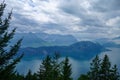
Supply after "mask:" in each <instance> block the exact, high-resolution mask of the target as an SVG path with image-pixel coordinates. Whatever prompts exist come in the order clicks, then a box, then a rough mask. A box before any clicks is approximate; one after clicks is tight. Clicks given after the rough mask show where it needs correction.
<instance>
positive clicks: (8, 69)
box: [0, 2, 23, 80]
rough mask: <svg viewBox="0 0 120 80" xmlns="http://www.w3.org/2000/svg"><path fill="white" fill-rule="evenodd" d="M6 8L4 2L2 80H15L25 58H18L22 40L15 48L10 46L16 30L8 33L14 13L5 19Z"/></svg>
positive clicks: (0, 35) (0, 11)
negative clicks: (16, 68)
mask: <svg viewBox="0 0 120 80" xmlns="http://www.w3.org/2000/svg"><path fill="white" fill-rule="evenodd" d="M5 7H6V4H5V3H4V2H3V3H1V4H0V80H13V79H12V78H13V75H14V74H15V72H16V71H15V66H16V64H17V63H18V62H19V61H20V59H21V58H22V56H23V55H21V56H19V57H16V54H17V51H18V49H19V47H20V44H21V41H22V39H21V40H19V41H18V42H17V43H16V44H15V45H13V46H10V45H9V42H10V40H11V39H12V38H13V35H14V33H15V30H16V29H13V30H12V31H11V32H8V28H9V24H10V20H11V15H12V11H11V12H10V13H9V14H8V17H7V18H5V19H3V13H4V9H5ZM8 48H9V49H8ZM7 49H8V50H7Z"/></svg>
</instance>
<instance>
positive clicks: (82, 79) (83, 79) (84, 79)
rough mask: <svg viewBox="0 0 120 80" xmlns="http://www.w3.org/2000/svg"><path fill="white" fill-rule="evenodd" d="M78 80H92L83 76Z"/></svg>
mask: <svg viewBox="0 0 120 80" xmlns="http://www.w3.org/2000/svg"><path fill="white" fill-rule="evenodd" d="M78 80H90V79H89V78H88V75H85V74H81V75H80V77H79V78H78Z"/></svg>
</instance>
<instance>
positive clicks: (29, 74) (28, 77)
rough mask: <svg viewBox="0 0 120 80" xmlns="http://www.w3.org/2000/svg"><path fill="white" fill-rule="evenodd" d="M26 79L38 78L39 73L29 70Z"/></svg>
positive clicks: (34, 79) (35, 79) (33, 79)
mask: <svg viewBox="0 0 120 80" xmlns="http://www.w3.org/2000/svg"><path fill="white" fill-rule="evenodd" d="M24 80H37V75H36V74H35V73H34V74H32V72H31V70H29V71H28V73H27V75H26V77H25V79H24Z"/></svg>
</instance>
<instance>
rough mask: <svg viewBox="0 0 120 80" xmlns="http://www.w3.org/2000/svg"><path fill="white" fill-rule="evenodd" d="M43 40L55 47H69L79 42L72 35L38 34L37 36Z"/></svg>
mask: <svg viewBox="0 0 120 80" xmlns="http://www.w3.org/2000/svg"><path fill="white" fill-rule="evenodd" d="M36 35H37V36H38V37H39V38H41V39H42V40H44V41H46V42H48V43H51V45H53V46H55V45H57V46H68V45H70V44H73V43H75V42H77V39H76V38H75V37H74V36H72V35H59V34H46V33H37V34H36Z"/></svg>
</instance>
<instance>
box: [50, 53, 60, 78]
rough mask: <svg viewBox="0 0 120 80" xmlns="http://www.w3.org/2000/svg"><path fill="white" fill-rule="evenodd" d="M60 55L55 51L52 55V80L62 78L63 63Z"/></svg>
mask: <svg viewBox="0 0 120 80" xmlns="http://www.w3.org/2000/svg"><path fill="white" fill-rule="evenodd" d="M59 58H60V55H59V54H58V53H55V54H54V55H53V57H52V72H51V73H52V80H60V77H61V65H62V63H61V62H59V61H58V60H59Z"/></svg>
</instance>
